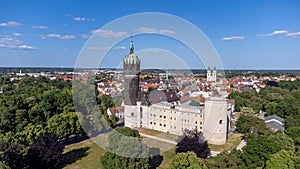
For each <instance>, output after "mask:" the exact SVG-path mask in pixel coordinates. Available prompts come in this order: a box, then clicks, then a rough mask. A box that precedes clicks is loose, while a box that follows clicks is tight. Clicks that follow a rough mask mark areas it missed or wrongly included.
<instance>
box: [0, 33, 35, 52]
mask: <svg viewBox="0 0 300 169" xmlns="http://www.w3.org/2000/svg"><path fill="white" fill-rule="evenodd" d="M0 48H8V49H14V50H36V48H35V47H33V46H30V45H26V44H25V43H24V42H22V41H20V40H18V39H16V38H14V37H10V36H6V37H2V38H0Z"/></svg>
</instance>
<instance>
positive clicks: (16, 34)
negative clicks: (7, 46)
mask: <svg viewBox="0 0 300 169" xmlns="http://www.w3.org/2000/svg"><path fill="white" fill-rule="evenodd" d="M13 35H14V36H23V35H22V34H20V33H13Z"/></svg>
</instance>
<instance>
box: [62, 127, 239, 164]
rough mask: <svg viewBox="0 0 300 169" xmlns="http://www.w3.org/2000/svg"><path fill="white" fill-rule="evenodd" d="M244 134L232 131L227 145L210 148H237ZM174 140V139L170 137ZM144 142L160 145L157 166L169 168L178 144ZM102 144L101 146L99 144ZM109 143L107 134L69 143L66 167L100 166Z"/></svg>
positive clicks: (227, 149) (148, 140)
mask: <svg viewBox="0 0 300 169" xmlns="http://www.w3.org/2000/svg"><path fill="white" fill-rule="evenodd" d="M143 133H145V134H149V135H156V136H157V137H162V138H171V137H173V139H175V136H173V135H168V134H167V133H164V134H163V135H162V133H161V132H157V131H153V130H147V131H146V132H143ZM241 138H242V134H235V133H232V134H230V135H229V137H228V141H227V143H226V144H225V145H209V148H210V149H211V150H213V151H230V150H232V149H233V148H235V147H236V146H237V145H238V144H239V143H240V142H241ZM170 140H172V139H170ZM143 142H144V143H146V144H147V145H148V146H149V147H158V148H159V149H160V152H161V154H162V161H161V159H160V160H157V161H156V162H155V163H157V165H156V166H158V168H159V169H164V168H168V167H169V164H170V162H171V160H172V158H173V156H174V155H175V149H176V146H175V145H172V144H169V143H165V142H160V141H157V140H153V139H146V138H144V139H143ZM99 144H101V146H99ZM107 145H108V142H107V135H102V136H100V137H96V138H94V139H93V140H92V139H88V140H85V141H82V142H79V143H76V144H72V145H69V146H67V147H65V149H64V156H65V159H67V160H66V162H65V164H66V165H65V167H64V169H95V168H97V169H98V168H100V157H101V156H103V155H104V153H105V150H104V149H103V148H102V147H106V146H107Z"/></svg>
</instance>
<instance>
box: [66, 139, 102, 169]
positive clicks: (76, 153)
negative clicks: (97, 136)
mask: <svg viewBox="0 0 300 169" xmlns="http://www.w3.org/2000/svg"><path fill="white" fill-rule="evenodd" d="M104 153H105V150H104V149H102V148H101V147H100V146H99V145H97V144H96V143H95V142H94V141H92V140H91V139H88V140H85V141H82V142H79V143H76V144H72V145H69V146H66V147H65V149H64V153H63V156H65V159H66V161H65V167H64V169H95V168H100V157H101V156H103V155H104Z"/></svg>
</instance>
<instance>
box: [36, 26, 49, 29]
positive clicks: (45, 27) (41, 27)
mask: <svg viewBox="0 0 300 169" xmlns="http://www.w3.org/2000/svg"><path fill="white" fill-rule="evenodd" d="M32 28H34V29H48V26H32Z"/></svg>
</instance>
